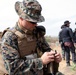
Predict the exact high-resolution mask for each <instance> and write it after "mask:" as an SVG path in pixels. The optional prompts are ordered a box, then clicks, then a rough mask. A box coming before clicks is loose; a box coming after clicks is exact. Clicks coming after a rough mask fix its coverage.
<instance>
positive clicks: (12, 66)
mask: <svg viewBox="0 0 76 75" xmlns="http://www.w3.org/2000/svg"><path fill="white" fill-rule="evenodd" d="M15 10H16V12H17V14H18V15H19V19H18V22H17V23H16V25H15V26H14V27H13V28H12V29H9V30H7V31H6V32H5V33H4V34H3V36H2V45H1V49H2V55H3V60H4V64H5V68H6V70H7V73H8V75H51V72H43V69H45V68H47V65H48V64H49V63H52V62H56V63H57V64H59V62H60V61H61V59H62V58H61V55H60V53H58V52H55V51H53V50H51V48H50V46H49V45H48V43H47V42H46V40H45V38H44V35H45V28H44V27H43V26H38V24H37V23H38V22H43V21H44V17H43V16H42V15H41V11H42V7H41V5H40V4H39V2H38V1H37V0H23V1H22V2H19V1H18V2H16V3H15ZM44 66H45V67H44ZM55 67H56V65H55ZM46 70H47V69H46ZM57 72H58V71H57ZM7 73H4V74H7ZM53 75H56V73H53Z"/></svg>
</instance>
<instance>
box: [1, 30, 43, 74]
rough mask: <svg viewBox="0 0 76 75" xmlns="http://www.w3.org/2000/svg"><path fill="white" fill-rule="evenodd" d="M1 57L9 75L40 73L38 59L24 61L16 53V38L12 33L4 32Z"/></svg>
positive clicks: (40, 63) (40, 67) (39, 61)
mask: <svg viewBox="0 0 76 75" xmlns="http://www.w3.org/2000/svg"><path fill="white" fill-rule="evenodd" d="M1 49H2V55H3V59H4V62H5V67H6V70H7V71H8V72H9V75H39V72H40V73H42V68H43V65H42V62H41V59H40V58H37V59H29V60H24V59H20V55H19V53H18V42H17V37H16V35H15V34H14V33H12V32H9V31H8V32H6V33H5V34H4V36H3V38H2V45H1Z"/></svg>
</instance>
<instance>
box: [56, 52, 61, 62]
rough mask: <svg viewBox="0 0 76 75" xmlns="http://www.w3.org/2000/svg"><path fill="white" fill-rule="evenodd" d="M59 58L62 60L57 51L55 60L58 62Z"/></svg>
mask: <svg viewBox="0 0 76 75" xmlns="http://www.w3.org/2000/svg"><path fill="white" fill-rule="evenodd" d="M61 60H62V57H61V54H60V53H58V52H57V53H56V54H55V61H56V62H57V63H59V62H61Z"/></svg>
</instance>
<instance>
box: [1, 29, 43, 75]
mask: <svg viewBox="0 0 76 75" xmlns="http://www.w3.org/2000/svg"><path fill="white" fill-rule="evenodd" d="M6 31H11V32H13V33H14V34H16V36H17V39H18V47H19V50H18V52H19V54H20V57H21V58H24V57H25V56H27V55H30V54H33V53H35V52H36V46H37V38H36V37H33V35H32V34H31V35H26V34H25V33H22V32H21V31H19V30H17V29H16V28H13V30H6ZM6 31H5V32H6ZM5 32H4V33H3V35H4V34H5ZM37 51H38V52H39V51H40V50H38V49H37ZM38 52H37V54H38ZM39 54H40V55H42V53H41V52H40V53H39ZM1 58H2V57H1ZM1 61H2V63H3V66H2V67H3V70H2V72H3V74H2V73H1V75H4V74H8V72H7V71H6V69H5V67H4V61H3V60H1ZM0 71H1V70H0Z"/></svg>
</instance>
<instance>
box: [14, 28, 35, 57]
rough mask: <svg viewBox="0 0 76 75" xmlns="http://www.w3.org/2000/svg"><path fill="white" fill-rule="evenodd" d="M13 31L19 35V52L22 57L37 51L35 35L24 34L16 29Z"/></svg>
mask: <svg viewBox="0 0 76 75" xmlns="http://www.w3.org/2000/svg"><path fill="white" fill-rule="evenodd" d="M13 32H14V33H15V34H16V36H17V37H18V47H19V53H20V56H21V57H22V58H23V57H24V56H27V55H30V54H33V53H35V48H36V37H35V38H33V35H26V34H22V33H21V32H20V31H18V30H16V29H14V30H13Z"/></svg>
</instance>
